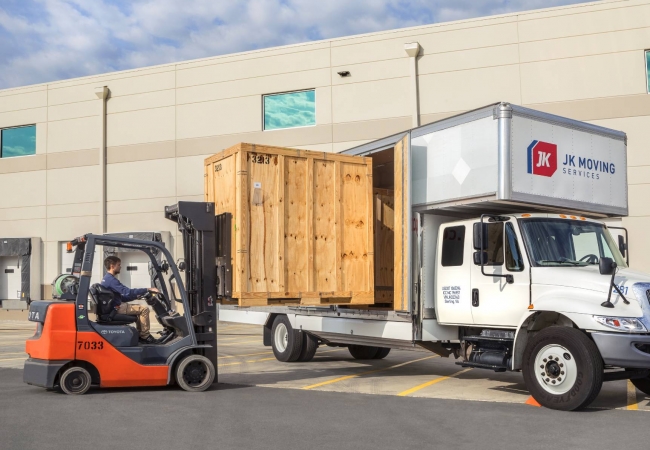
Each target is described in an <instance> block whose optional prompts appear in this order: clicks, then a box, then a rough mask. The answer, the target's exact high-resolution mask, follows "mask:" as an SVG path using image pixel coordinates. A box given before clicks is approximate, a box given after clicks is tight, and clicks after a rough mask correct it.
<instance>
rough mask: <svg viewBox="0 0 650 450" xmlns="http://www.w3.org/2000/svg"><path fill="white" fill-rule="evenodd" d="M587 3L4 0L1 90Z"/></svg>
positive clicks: (0, 39)
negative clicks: (343, 37) (319, 40)
mask: <svg viewBox="0 0 650 450" xmlns="http://www.w3.org/2000/svg"><path fill="white" fill-rule="evenodd" d="M583 1H584V0H412V1H406V0H133V1H127V0H0V67H2V70H1V71H0V88H7V87H14V86H22V85H27V84H33V83H42V82H47V81H54V80H60V79H65V78H72V77H78V76H84V75H92V74H97V73H103V72H110V71H114V70H124V69H131V68H135V67H143V66H150V65H154V64H161V63H168V62H174V61H183V60H187V59H193V58H203V57H206V56H214V55H221V54H225V53H233V52H238V51H245V50H253V49H258V48H264V47H273V46H277V45H283V44H293V43H298V42H306V41H312V40H317V39H324V38H332V37H338V36H346V35H351V34H360V33H367V32H372V31H381V30H389V29H394V28H404V27H408V26H414V25H424V24H430V23H437V22H447V21H451V20H458V19H465V18H471V17H479V16H486V15H493V14H501V13H506V12H513V11H525V10H530V9H537V8H546V7H551V6H559V5H568V4H572V3H582V2H583Z"/></svg>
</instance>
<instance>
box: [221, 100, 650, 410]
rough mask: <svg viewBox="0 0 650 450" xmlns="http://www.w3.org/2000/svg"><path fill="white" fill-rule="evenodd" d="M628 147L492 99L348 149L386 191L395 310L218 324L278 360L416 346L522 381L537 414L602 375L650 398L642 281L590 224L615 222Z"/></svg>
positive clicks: (257, 316) (610, 136)
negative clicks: (326, 349) (254, 333)
mask: <svg viewBox="0 0 650 450" xmlns="http://www.w3.org/2000/svg"><path fill="white" fill-rule="evenodd" d="M626 148H627V147H626V136H625V134H624V133H622V132H618V131H614V130H610V129H606V128H602V127H598V126H594V125H590V124H587V123H583V122H578V121H574V120H570V119H566V118H562V117H558V116H554V115H550V114H546V113H542V112H538V111H533V110H530V109H527V108H523V107H519V106H515V105H510V104H508V103H498V104H495V105H489V106H487V107H484V108H481V109H478V110H475V111H470V112H468V113H465V114H461V115H458V116H455V117H451V118H448V119H445V120H442V121H439V122H435V123H432V124H428V125H424V126H421V127H419V128H415V129H412V130H410V131H407V132H405V133H400V134H397V135H394V136H390V137H387V138H385V139H381V140H379V141H375V142H371V143H369V144H365V145H362V146H359V147H356V148H353V149H350V150H348V151H346V152H345V153H347V154H350V155H361V156H370V157H372V158H373V161H374V162H375V163H374V164H373V166H374V167H373V183H374V185H375V186H376V187H377V188H386V189H393V190H394V192H395V211H394V214H395V217H396V223H395V228H394V229H395V239H394V241H395V243H394V251H395V253H400V254H401V255H402V256H403V257H402V258H401V259H400V260H401V261H402V263H401V264H398V265H401V267H394V271H395V284H394V291H393V295H394V297H393V302H394V305H395V307H394V308H392V310H386V309H381V308H372V307H368V308H366V309H355V308H353V307H344V306H329V307H305V306H295V307H291V306H269V307H248V308H244V307H238V306H226V305H220V312H219V314H220V320H222V321H229V322H240V323H253V324H260V325H263V326H264V343H265V345H270V346H272V347H273V350H274V353H275V355H276V357H277V358H278V359H279V360H281V361H287V362H288V361H296V360H299V361H308V360H310V359H311V358H312V357H313V355H314V352H315V351H316V347H317V346H318V345H321V344H327V345H343V346H348V347H349V349H350V353H351V354H352V355H353V356H354V357H356V358H383V357H385V356H386V355H387V354H388V351H389V349H390V348H408V347H415V346H421V347H423V348H425V349H429V350H431V351H433V352H436V353H438V354H441V355H445V356H449V355H454V356H455V357H456V358H457V359H458V360H459V361H458V362H457V363H458V364H460V365H462V366H464V367H476V368H485V369H489V370H495V371H506V370H509V371H522V372H523V376H524V380H525V382H526V385H527V387H528V389H529V390H530V392H531V394H532V395H533V397H534V398H535V399H536V400H537V401H538V402H539V403H540V404H542V405H544V406H547V407H549V408H555V409H563V410H574V409H579V408H583V407H585V406H587V405H588V404H590V403H591V402H592V401H593V400H594V399H595V397H596V396H597V395H598V393H599V391H600V389H601V386H602V383H603V381H608V380H618V379H631V380H632V382H633V383H634V384H635V385H636V386H637V387H638V388H639V389H640V390H642V391H643V392H645V393H647V394H650V377H649V375H650V370H649V369H650V302H649V301H650V276H649V275H646V274H642V273H638V272H635V271H632V270H630V269H629V268H628V261H629V260H628V259H627V258H628V257H629V256H628V255H627V242H626V239H625V238H623V236H622V234H623V233H620V232H617V233H616V237H617V239H616V240H615V239H614V238H613V237H612V234H610V231H609V229H608V227H607V226H606V224H605V223H604V222H603V221H602V219H606V218H609V217H617V216H624V215H627V212H628V206H627V161H626ZM624 234H625V235H626V233H624ZM619 235H620V236H619ZM398 259H399V258H397V259H396V261H397V260H398ZM376 289H379V288H378V287H376Z"/></svg>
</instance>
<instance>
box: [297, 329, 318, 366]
mask: <svg viewBox="0 0 650 450" xmlns="http://www.w3.org/2000/svg"><path fill="white" fill-rule="evenodd" d="M301 334H302V335H303V340H302V350H301V351H300V356H298V362H308V361H311V360H312V359H314V355H315V354H316V350H318V339H316V338H315V337H314V336H312V335H311V334H309V333H305V332H302V333H301Z"/></svg>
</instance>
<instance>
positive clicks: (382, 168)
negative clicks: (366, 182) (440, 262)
mask: <svg viewBox="0 0 650 450" xmlns="http://www.w3.org/2000/svg"><path fill="white" fill-rule="evenodd" d="M343 153H345V154H348V155H357V156H366V157H370V158H371V159H372V161H373V163H372V164H373V187H374V188H375V189H381V190H383V191H382V193H381V194H380V195H377V194H376V195H375V200H376V204H377V205H379V206H376V208H375V209H376V212H375V214H376V216H375V217H376V222H375V223H376V225H375V227H376V228H377V229H379V230H382V231H383V232H385V231H386V229H385V228H381V223H380V221H382V220H384V221H386V219H385V216H382V214H381V213H380V212H379V211H378V210H377V208H381V209H382V211H383V210H384V209H387V210H390V216H391V219H390V220H389V222H390V225H391V231H392V233H390V234H386V233H378V235H377V236H376V238H377V239H378V241H377V240H376V241H375V242H376V243H377V257H376V258H375V261H376V266H375V273H376V275H377V277H376V278H375V280H376V286H375V289H376V291H377V293H378V294H379V293H386V292H391V294H392V296H393V297H391V298H390V301H392V302H393V307H394V309H395V310H396V311H408V312H411V313H417V312H418V311H414V310H413V305H416V304H418V302H417V301H413V298H417V296H418V295H421V287H422V286H421V282H422V280H421V279H420V277H421V275H420V272H421V271H420V269H421V261H420V258H421V257H422V254H423V253H422V252H423V250H424V249H423V247H422V246H423V244H422V241H421V239H422V233H421V232H422V226H423V223H424V217H423V216H424V215H427V214H436V215H437V216H439V217H447V218H449V219H444V220H451V219H453V218H463V217H464V218H471V217H480V215H481V214H483V213H491V214H499V213H508V212H517V211H522V210H525V211H529V212H535V211H538V212H539V211H548V212H552V211H555V212H567V213H569V214H578V215H585V216H590V217H611V216H625V215H627V213H628V205H627V160H626V154H627V138H626V135H625V133H622V132H620V131H616V130H611V129H608V128H604V127H600V126H596V125H592V124H589V123H585V122H580V121H577V120H572V119H568V118H565V117H560V116H555V115H552V114H548V113H544V112H541V111H535V110H532V109H529V108H524V107H521V106H516V105H511V104H509V103H496V104H492V105H488V106H485V107H483V108H479V109H476V110H474V111H469V112H467V113H463V114H459V115H457V116H453V117H450V118H447V119H443V120H440V121H437V122H433V123H430V124H427V125H423V126H421V127H418V128H414V129H412V130H406V131H404V132H402V133H398V134H395V135H392V136H388V137H386V138H383V139H379V140H377V141H374V142H369V143H367V144H363V145H360V146H358V147H354V148H351V149H349V150H345V151H344V152H343ZM389 206H390V207H389ZM382 217H383V218H382ZM429 238H431V237H429ZM378 242H382V244H381V250H380V248H379V245H380V244H378ZM390 242H392V245H393V250H392V255H393V257H394V261H393V266H392V267H387V266H386V258H382V256H381V253H380V252H383V254H384V255H386V254H387V252H386V251H385V247H386V246H387V245H388V244H389V243H390ZM388 270H390V271H392V272H391V273H392V274H393V283H392V285H390V286H388V285H387V283H386V276H387V274H388ZM427 275H428V276H429V277H430V276H432V275H433V274H431V273H428V274H427ZM391 287H392V290H391ZM421 313H422V314H424V315H426V310H422V312H421Z"/></svg>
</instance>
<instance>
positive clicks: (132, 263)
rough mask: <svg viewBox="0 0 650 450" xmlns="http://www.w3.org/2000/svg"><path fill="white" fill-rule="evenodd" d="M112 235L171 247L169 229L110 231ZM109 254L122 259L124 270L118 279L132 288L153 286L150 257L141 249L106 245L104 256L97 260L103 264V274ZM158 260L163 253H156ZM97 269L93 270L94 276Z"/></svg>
mask: <svg viewBox="0 0 650 450" xmlns="http://www.w3.org/2000/svg"><path fill="white" fill-rule="evenodd" d="M110 236H119V237H126V238H130V239H142V240H147V241H156V242H162V243H163V244H165V247H167V248H168V249H169V248H171V234H170V233H169V232H168V231H162V232H151V231H148V232H147V231H144V232H131V233H110ZM109 255H115V256H117V257H118V258H120V259H121V260H122V271H121V273H120V274H119V275H118V279H119V280H120V282H121V283H122V284H124V285H125V286H128V287H130V288H132V289H135V288H150V287H152V283H151V277H150V276H149V257H148V256H147V255H146V254H145V253H143V252H141V251H139V250H130V249H124V248H119V249H118V248H114V247H104V257H103V258H102V260H101V261H97V263H98V264H101V265H102V268H101V274H102V275H101V276H103V274H104V268H103V263H104V258H105V257H106V256H109ZM154 256H155V257H156V260H157V261H158V262H160V261H161V260H162V255H160V254H157V255H154ZM95 273H96V271H95V270H93V276H94V275H95ZM101 276H100V279H101Z"/></svg>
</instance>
